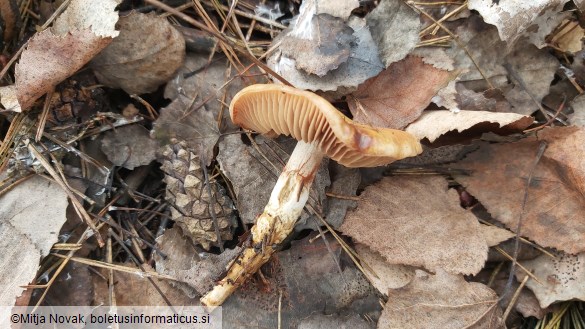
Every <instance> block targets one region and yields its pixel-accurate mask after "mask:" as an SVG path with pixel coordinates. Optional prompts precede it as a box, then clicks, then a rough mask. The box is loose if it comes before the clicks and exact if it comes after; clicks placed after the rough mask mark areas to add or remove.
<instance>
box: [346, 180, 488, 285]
mask: <svg viewBox="0 0 585 329" xmlns="http://www.w3.org/2000/svg"><path fill="white" fill-rule="evenodd" d="M360 199H361V200H360V201H358V207H357V208H356V209H355V210H352V211H349V212H348V214H347V216H346V218H345V222H344V223H343V225H342V226H341V228H340V230H341V231H342V232H343V233H344V234H346V235H349V236H351V237H352V238H353V239H355V240H356V241H357V242H359V243H362V244H364V245H367V246H369V247H370V248H371V249H372V250H375V251H377V252H379V253H380V254H381V255H382V256H383V257H384V258H386V260H387V261H388V262H389V263H390V264H405V265H411V266H423V267H425V268H426V269H429V270H431V271H437V270H439V269H444V270H446V271H448V272H451V273H464V274H475V273H478V272H479V271H480V270H481V268H482V267H483V265H484V263H485V261H486V259H487V252H488V246H487V243H486V240H485V237H484V235H483V234H482V231H481V227H480V224H479V222H478V221H477V219H476V218H475V216H474V215H473V214H472V213H471V212H469V211H466V210H464V209H462V208H461V207H460V206H459V195H458V194H457V192H456V191H454V190H449V189H448V187H447V181H445V179H444V178H442V177H431V176H427V177H415V176H396V177H392V178H384V179H382V180H381V181H379V182H378V183H376V184H374V185H372V186H369V187H367V188H366V189H365V191H364V192H363V193H362V194H361V195H360Z"/></svg>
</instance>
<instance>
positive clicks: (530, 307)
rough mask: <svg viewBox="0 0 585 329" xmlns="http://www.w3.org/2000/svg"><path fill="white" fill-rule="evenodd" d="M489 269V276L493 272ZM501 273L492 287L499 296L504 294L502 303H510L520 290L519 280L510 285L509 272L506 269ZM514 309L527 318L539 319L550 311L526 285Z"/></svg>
mask: <svg viewBox="0 0 585 329" xmlns="http://www.w3.org/2000/svg"><path fill="white" fill-rule="evenodd" d="M487 271H489V273H487V275H488V276H489V275H491V274H492V272H493V269H488V270H487ZM500 273H501V274H504V275H500V277H499V278H498V279H496V280H495V281H494V283H493V285H492V286H491V287H492V289H494V290H495V292H496V293H497V294H498V296H504V299H503V300H502V301H500V305H509V304H510V301H511V299H512V296H513V295H514V292H515V291H516V290H518V287H519V286H520V285H519V284H518V283H517V282H515V281H512V285H511V286H509V287H508V275H509V272H507V271H505V272H500ZM506 289H509V290H506ZM504 294H505V295H504ZM514 309H515V310H516V311H517V312H519V313H520V314H522V316H523V317H525V318H528V317H530V316H533V317H535V318H537V319H542V318H543V317H544V316H545V315H546V314H547V313H549V311H550V310H547V309H543V308H542V307H540V304H539V303H538V299H536V296H535V295H534V293H533V292H532V291H531V290H530V289H526V287H524V288H523V289H522V290H521V291H520V294H519V295H518V300H517V301H516V303H515V304H514Z"/></svg>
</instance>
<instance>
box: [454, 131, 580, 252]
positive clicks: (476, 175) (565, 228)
mask: <svg viewBox="0 0 585 329" xmlns="http://www.w3.org/2000/svg"><path fill="white" fill-rule="evenodd" d="M538 136H539V138H538V139H536V138H534V137H531V138H526V139H524V140H522V141H520V142H517V143H509V144H499V145H497V144H487V145H483V146H482V147H481V148H480V149H479V150H478V151H476V152H474V153H471V154H470V155H468V157H467V158H466V159H465V160H463V161H461V162H459V163H458V164H457V165H456V166H457V168H461V169H467V170H471V171H472V172H473V173H472V174H471V175H469V176H463V175H457V176H456V177H455V178H456V180H457V181H458V182H459V183H461V184H462V185H463V186H464V187H465V188H466V190H467V191H468V192H469V193H471V194H472V195H473V196H474V197H476V198H477V199H478V200H479V201H480V202H481V203H482V204H483V205H484V206H485V207H486V208H487V210H488V211H489V213H490V214H491V215H492V216H493V217H494V218H495V219H497V220H498V221H500V222H502V223H504V224H505V225H506V226H507V227H508V228H509V229H511V230H513V231H515V230H516V229H517V227H518V220H519V218H521V219H522V225H521V235H522V236H525V237H527V238H529V239H531V240H533V241H535V242H537V243H538V244H539V245H541V246H543V247H554V248H557V249H560V250H564V251H566V252H568V253H572V254H576V253H580V252H583V251H585V240H584V239H583V233H582V232H585V223H583V221H582V220H580V218H581V217H582V216H583V214H585V205H584V204H583V201H582V195H583V193H584V192H585V190H584V189H585V168H584V165H585V164H584V163H583V161H582V159H583V157H584V156H585V155H584V154H583V147H582V145H583V143H585V132H583V130H582V129H579V128H577V127H566V128H547V129H544V130H543V131H540V132H539V134H538ZM541 141H546V142H547V143H548V147H547V148H546V150H545V152H544V154H543V156H542V158H541V159H540V161H539V162H538V165H537V166H536V168H535V170H534V171H533V172H531V168H532V164H533V163H534V161H535V159H536V155H537V152H538V149H539V145H540V144H541ZM451 166H453V165H451ZM529 176H532V181H531V185H530V187H529V188H528V189H527V193H528V198H527V200H526V205H525V206H524V209H523V199H524V191H525V190H526V181H527V179H528V177H529Z"/></svg>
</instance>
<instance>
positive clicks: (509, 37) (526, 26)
mask: <svg viewBox="0 0 585 329" xmlns="http://www.w3.org/2000/svg"><path fill="white" fill-rule="evenodd" d="M567 1H568V0H536V1H502V2H498V3H494V2H493V1H492V0H470V1H469V9H471V10H477V11H478V12H479V13H480V15H481V16H482V17H483V20H484V21H485V22H487V23H489V24H492V25H495V26H496V27H497V28H498V32H499V33H500V38H501V39H502V40H504V41H506V42H508V44H514V43H515V42H516V41H517V40H518V39H519V38H520V37H522V36H527V37H528V38H529V39H530V41H531V42H532V43H533V44H534V45H536V46H538V47H539V48H542V47H544V46H545V42H544V38H545V37H546V36H547V35H548V34H549V33H550V32H552V30H553V29H554V28H555V27H557V25H559V23H560V22H561V21H562V20H563V19H564V18H566V16H567V14H563V13H559V12H560V11H561V10H562V9H563V5H564V4H565V3H566V2H567Z"/></svg>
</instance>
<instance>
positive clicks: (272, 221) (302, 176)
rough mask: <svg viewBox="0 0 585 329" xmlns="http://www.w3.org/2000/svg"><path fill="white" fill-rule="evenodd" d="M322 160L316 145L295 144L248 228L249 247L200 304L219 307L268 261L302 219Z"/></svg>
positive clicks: (231, 264)
mask: <svg viewBox="0 0 585 329" xmlns="http://www.w3.org/2000/svg"><path fill="white" fill-rule="evenodd" d="M322 158H323V153H321V150H320V149H319V148H318V146H317V144H316V143H305V142H302V141H301V142H299V143H298V144H297V146H296V147H295V149H294V151H293V153H292V154H291V156H290V159H289V160H288V163H287V164H286V167H285V168H284V171H283V172H282V174H281V175H280V177H278V180H277V182H276V185H275V186H274V189H273V190H272V194H271V195H270V200H269V201H268V204H267V205H266V208H264V212H263V213H262V215H260V216H259V217H258V218H257V219H256V224H254V226H253V227H252V229H251V233H252V243H251V246H250V247H248V248H246V249H244V250H243V252H242V253H240V255H238V257H237V258H236V259H235V260H234V261H233V262H231V263H230V266H229V267H228V271H227V274H226V276H225V277H224V278H223V279H221V280H220V281H219V282H218V283H217V284H216V285H215V286H214V287H213V289H212V290H211V291H210V292H208V293H207V294H206V295H205V296H203V297H202V298H201V303H203V304H204V305H207V306H219V305H221V304H222V303H223V302H224V301H225V300H226V299H227V298H228V297H229V296H230V295H231V294H232V293H233V292H234V291H235V290H236V289H237V288H238V287H239V286H241V285H242V283H244V282H245V281H246V280H247V279H248V278H249V277H250V276H252V275H253V274H254V273H256V271H258V269H260V267H261V266H262V265H264V264H265V263H266V262H267V261H268V260H269V259H270V256H272V254H273V253H274V247H275V246H276V245H278V244H280V243H281V242H282V241H284V239H286V237H288V235H289V234H290V233H291V232H292V230H293V228H294V226H295V224H296V222H297V220H298V219H299V217H300V216H301V213H302V211H303V208H304V207H305V204H306V203H307V199H308V198H309V191H310V189H311V184H312V183H313V179H314V178H315V174H316V173H317V169H318V168H319V164H320V163H321V160H322Z"/></svg>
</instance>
